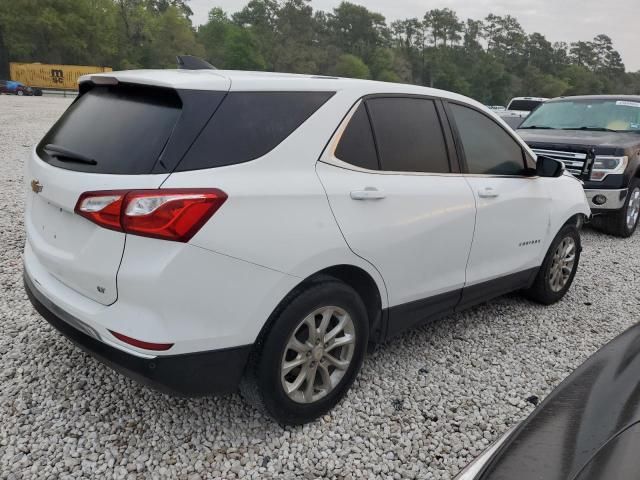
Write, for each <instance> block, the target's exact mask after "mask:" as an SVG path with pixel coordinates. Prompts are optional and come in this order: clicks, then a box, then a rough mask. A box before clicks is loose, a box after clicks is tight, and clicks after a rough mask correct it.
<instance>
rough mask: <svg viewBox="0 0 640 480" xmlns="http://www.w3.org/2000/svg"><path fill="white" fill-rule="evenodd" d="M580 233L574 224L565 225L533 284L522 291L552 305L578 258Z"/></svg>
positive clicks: (572, 274) (566, 284)
mask: <svg viewBox="0 0 640 480" xmlns="http://www.w3.org/2000/svg"><path fill="white" fill-rule="evenodd" d="M581 250H582V246H581V244H580V233H579V232H578V228H577V227H576V226H575V225H565V226H564V227H562V229H561V230H560V231H559V232H558V234H557V235H556V238H554V239H553V242H551V246H550V247H549V250H548V251H547V254H546V256H545V257H544V261H543V262H542V266H541V267H540V270H538V274H537V275H536V278H535V280H534V281H533V285H532V286H531V287H530V288H528V289H527V290H525V291H524V294H525V295H526V296H527V297H528V298H530V299H531V300H533V301H535V302H538V303H542V304H543V305H551V304H552V303H556V302H557V301H559V300H560V299H561V298H562V297H564V296H565V294H566V293H567V291H568V290H569V288H570V287H571V284H572V283H573V279H574V277H575V275H576V271H577V270H578V263H579V262H580V252H581Z"/></svg>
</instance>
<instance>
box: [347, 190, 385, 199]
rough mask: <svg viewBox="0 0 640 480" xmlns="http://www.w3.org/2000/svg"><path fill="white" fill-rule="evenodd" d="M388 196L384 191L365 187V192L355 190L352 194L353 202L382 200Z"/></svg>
mask: <svg viewBox="0 0 640 480" xmlns="http://www.w3.org/2000/svg"><path fill="white" fill-rule="evenodd" d="M385 197H386V195H385V194H384V192H383V191H381V190H378V189H377V188H375V187H365V188H364V190H354V191H352V192H351V198H352V199H353V200H382V199H383V198H385Z"/></svg>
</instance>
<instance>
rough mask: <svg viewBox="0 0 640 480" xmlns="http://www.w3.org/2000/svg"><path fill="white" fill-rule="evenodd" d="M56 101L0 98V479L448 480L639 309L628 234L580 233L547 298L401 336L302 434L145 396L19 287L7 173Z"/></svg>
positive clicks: (507, 301) (639, 270) (18, 240)
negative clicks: (574, 265) (578, 248)
mask: <svg viewBox="0 0 640 480" xmlns="http://www.w3.org/2000/svg"><path fill="white" fill-rule="evenodd" d="M69 103H70V101H69V100H68V99H62V98H49V97H41V98H18V97H8V96H0V132H1V133H0V134H1V140H0V142H1V143H0V166H1V168H0V245H2V247H1V255H0V358H1V359H2V360H1V364H0V478H2V479H5V478H6V479H9V478H38V479H45V478H51V479H53V478H56V479H57V478H90V477H100V478H184V479H199V478H203V479H204V478H317V477H325V478H337V479H350V478H353V479H360V478H394V479H400V478H421V479H450V478H452V477H453V476H455V474H456V473H457V472H458V471H459V470H460V469H461V468H462V467H463V466H464V465H466V464H467V463H468V462H469V461H471V460H472V459H473V458H474V457H475V456H476V455H478V454H479V453H480V452H481V451H482V450H483V449H484V448H485V447H486V446H487V445H488V444H489V443H490V442H491V441H492V440H494V439H495V438H496V437H497V436H498V435H499V434H500V433H502V432H504V431H505V430H506V429H507V428H508V427H509V426H510V425H513V424H514V423H515V422H517V421H519V420H521V419H523V418H524V417H525V416H526V415H527V414H528V413H529V412H530V411H531V410H532V409H533V408H534V407H533V404H532V403H535V399H533V398H532V397H533V396H537V397H538V398H540V399H542V398H543V397H544V396H545V395H546V394H547V393H549V391H550V390H551V389H552V388H553V387H555V386H556V385H557V384H558V383H559V382H560V381H561V380H562V379H563V378H564V377H565V376H566V375H568V374H569V373H570V372H571V371H572V369H573V368H575V367H576V366H577V365H579V364H580V363H581V362H583V361H584V360H585V359H586V358H587V356H588V355H590V354H591V353H593V352H594V351H595V350H596V349H598V348H599V347H600V346H602V345H603V344H604V343H606V342H607V341H609V340H610V339H612V338H613V337H614V336H616V335H617V334H618V333H620V332H622V331H623V330H624V329H625V328H627V327H628V326H630V325H631V324H632V323H633V320H634V317H635V316H636V315H637V314H638V312H639V311H640V306H639V303H640V296H639V294H638V292H639V291H640V267H639V266H638V263H637V261H635V260H633V261H631V262H629V261H628V260H627V259H629V258H631V259H634V258H639V257H640V237H638V236H637V235H636V237H635V238H632V239H630V240H619V239H615V238H611V237H607V236H604V235H602V234H599V233H597V232H594V231H591V230H586V231H584V234H583V237H584V252H583V257H582V263H581V265H580V268H579V270H578V275H577V277H576V281H575V283H574V285H573V287H572V289H571V291H570V292H569V294H568V295H567V297H566V298H565V299H564V300H563V301H562V302H560V303H559V304H557V305H554V306H552V307H541V306H538V305H535V304H532V303H530V302H528V301H526V300H524V299H523V298H521V297H519V296H517V295H511V296H508V297H504V298H501V299H498V300H495V301H493V302H492V303H490V304H487V305H482V306H479V307H477V308H474V309H472V310H470V311H468V312H465V313H462V314H458V315H454V316H452V317H449V318H447V319H445V320H443V321H441V322H439V323H437V324H435V325H431V326H428V327H423V328H420V329H418V330H414V331H411V332H409V333H407V334H405V335H404V336H402V337H400V338H398V339H396V340H394V341H392V342H390V343H388V344H386V345H383V346H381V347H380V348H378V349H377V350H376V351H375V352H374V353H373V354H372V355H370V356H369V357H368V359H367V360H366V362H365V365H364V367H363V370H362V372H361V373H360V375H359V377H358V379H357V381H356V383H355V385H354V387H353V388H352V390H351V392H350V393H349V395H348V397H347V398H346V400H345V401H343V402H342V403H341V404H340V405H339V406H338V407H337V408H336V409H335V410H334V411H333V412H331V413H330V414H329V415H327V416H325V417H324V418H322V419H320V420H319V421H317V422H316V423H314V424H311V425H306V426H304V427H300V428H282V427H280V426H278V425H276V424H274V423H273V422H271V421H270V420H269V419H267V418H265V417H263V416H261V415H260V414H257V413H256V412H254V411H253V410H252V409H251V408H249V407H247V406H245V404H244V403H243V402H242V400H241V399H240V397H239V396H237V395H231V396H228V397H223V398H207V399H196V400H185V399H176V398H171V397H168V396H165V395H162V394H159V393H156V392H153V391H151V390H148V389H146V388H144V387H141V386H139V385H137V384H136V383H134V382H133V381H131V380H128V379H126V378H124V377H122V376H120V375H119V374H116V373H114V372H113V371H111V370H110V369H108V368H106V367H104V366H102V365H101V364H99V363H98V362H97V361H95V360H93V359H92V358H90V357H88V356H87V355H85V354H83V353H82V352H80V351H79V350H78V349H77V348H75V347H73V346H72V345H71V344H70V343H69V342H68V341H66V340H65V339H63V338H62V337H60V335H58V334H57V333H56V332H55V331H53V329H52V328H50V327H49V326H48V324H47V323H46V322H45V321H44V320H43V319H42V318H40V316H39V315H38V314H36V313H35V311H34V310H33V309H32V307H31V305H30V303H29V301H28V300H27V297H26V295H25V294H24V292H23V289H22V268H21V252H22V247H23V244H24V233H23V224H22V208H23V191H22V188H23V187H22V163H23V161H24V159H25V157H26V156H27V154H28V152H29V150H30V148H32V146H33V145H34V144H35V143H36V142H37V141H38V140H39V139H40V137H41V136H42V135H43V134H44V133H45V131H46V130H47V128H48V127H49V126H50V125H51V123H52V122H53V121H54V120H55V119H56V118H57V117H58V116H59V115H60V113H62V111H63V110H64V109H65V107H66V106H67V105H68V104H69ZM527 399H529V400H527Z"/></svg>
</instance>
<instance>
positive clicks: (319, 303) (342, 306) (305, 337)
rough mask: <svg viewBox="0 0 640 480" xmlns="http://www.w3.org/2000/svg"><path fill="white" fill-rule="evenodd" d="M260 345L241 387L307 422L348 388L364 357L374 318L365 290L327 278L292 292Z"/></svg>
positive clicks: (281, 418)
mask: <svg viewBox="0 0 640 480" xmlns="http://www.w3.org/2000/svg"><path fill="white" fill-rule="evenodd" d="M270 323H271V327H270V328H269V330H268V331H267V332H266V333H264V334H262V335H261V336H260V338H259V339H258V341H257V342H256V345H255V350H254V352H253V353H252V355H251V358H250V360H249V364H248V366H247V371H246V372H245V376H244V378H243V380H242V382H241V384H240V393H241V394H242V396H243V397H244V398H245V400H247V402H248V403H250V404H252V405H253V406H254V407H256V408H258V410H262V411H265V412H266V413H268V414H269V415H271V416H272V417H273V418H275V419H276V420H277V421H278V422H280V423H282V424H286V425H299V424H302V423H307V422H310V421H312V420H315V419H316V418H318V417H320V416H321V415H323V414H325V413H326V412H327V411H329V410H331V409H332V408H333V407H334V406H335V405H336V404H337V403H338V402H339V401H340V400H341V399H342V398H343V397H344V396H345V394H346V393H347V391H348V390H349V387H350V386H351V384H352V383H353V381H354V379H355V377H356V375H357V373H358V371H359V370H360V367H361V365H362V361H363V359H364V355H365V351H366V346H367V341H368V336H369V322H368V318H367V313H366V309H365V306H364V304H363V302H362V299H361V298H360V296H359V295H358V294H357V293H356V292H355V290H353V289H352V288H351V287H349V286H348V285H346V284H344V283H342V282H340V281H338V280H333V279H326V280H322V281H318V282H313V283H310V284H307V285H303V286H301V287H298V288H297V289H296V290H294V291H293V292H292V293H291V294H289V295H288V296H287V297H286V298H285V299H284V300H283V301H282V302H281V305H280V306H279V307H278V308H277V309H276V311H275V312H274V313H273V315H272V319H270Z"/></svg>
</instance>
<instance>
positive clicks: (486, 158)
mask: <svg viewBox="0 0 640 480" xmlns="http://www.w3.org/2000/svg"><path fill="white" fill-rule="evenodd" d="M450 105H451V110H452V112H453V117H454V119H455V122H456V126H457V127H458V133H459V135H460V140H461V141H462V147H463V149H464V154H465V157H466V160H467V168H468V171H469V173H475V174H488V175H520V174H522V170H523V168H524V157H523V154H522V148H521V147H520V145H519V144H518V143H517V142H516V141H515V140H514V139H513V138H512V137H511V136H510V135H509V134H508V133H507V132H506V131H505V130H504V129H503V128H502V127H501V126H500V125H498V124H497V123H496V122H494V121H493V120H491V119H490V118H489V117H487V116H485V115H483V114H482V113H480V112H477V111H475V110H473V109H471V108H468V107H463V106H461V105H456V104H450Z"/></svg>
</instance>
